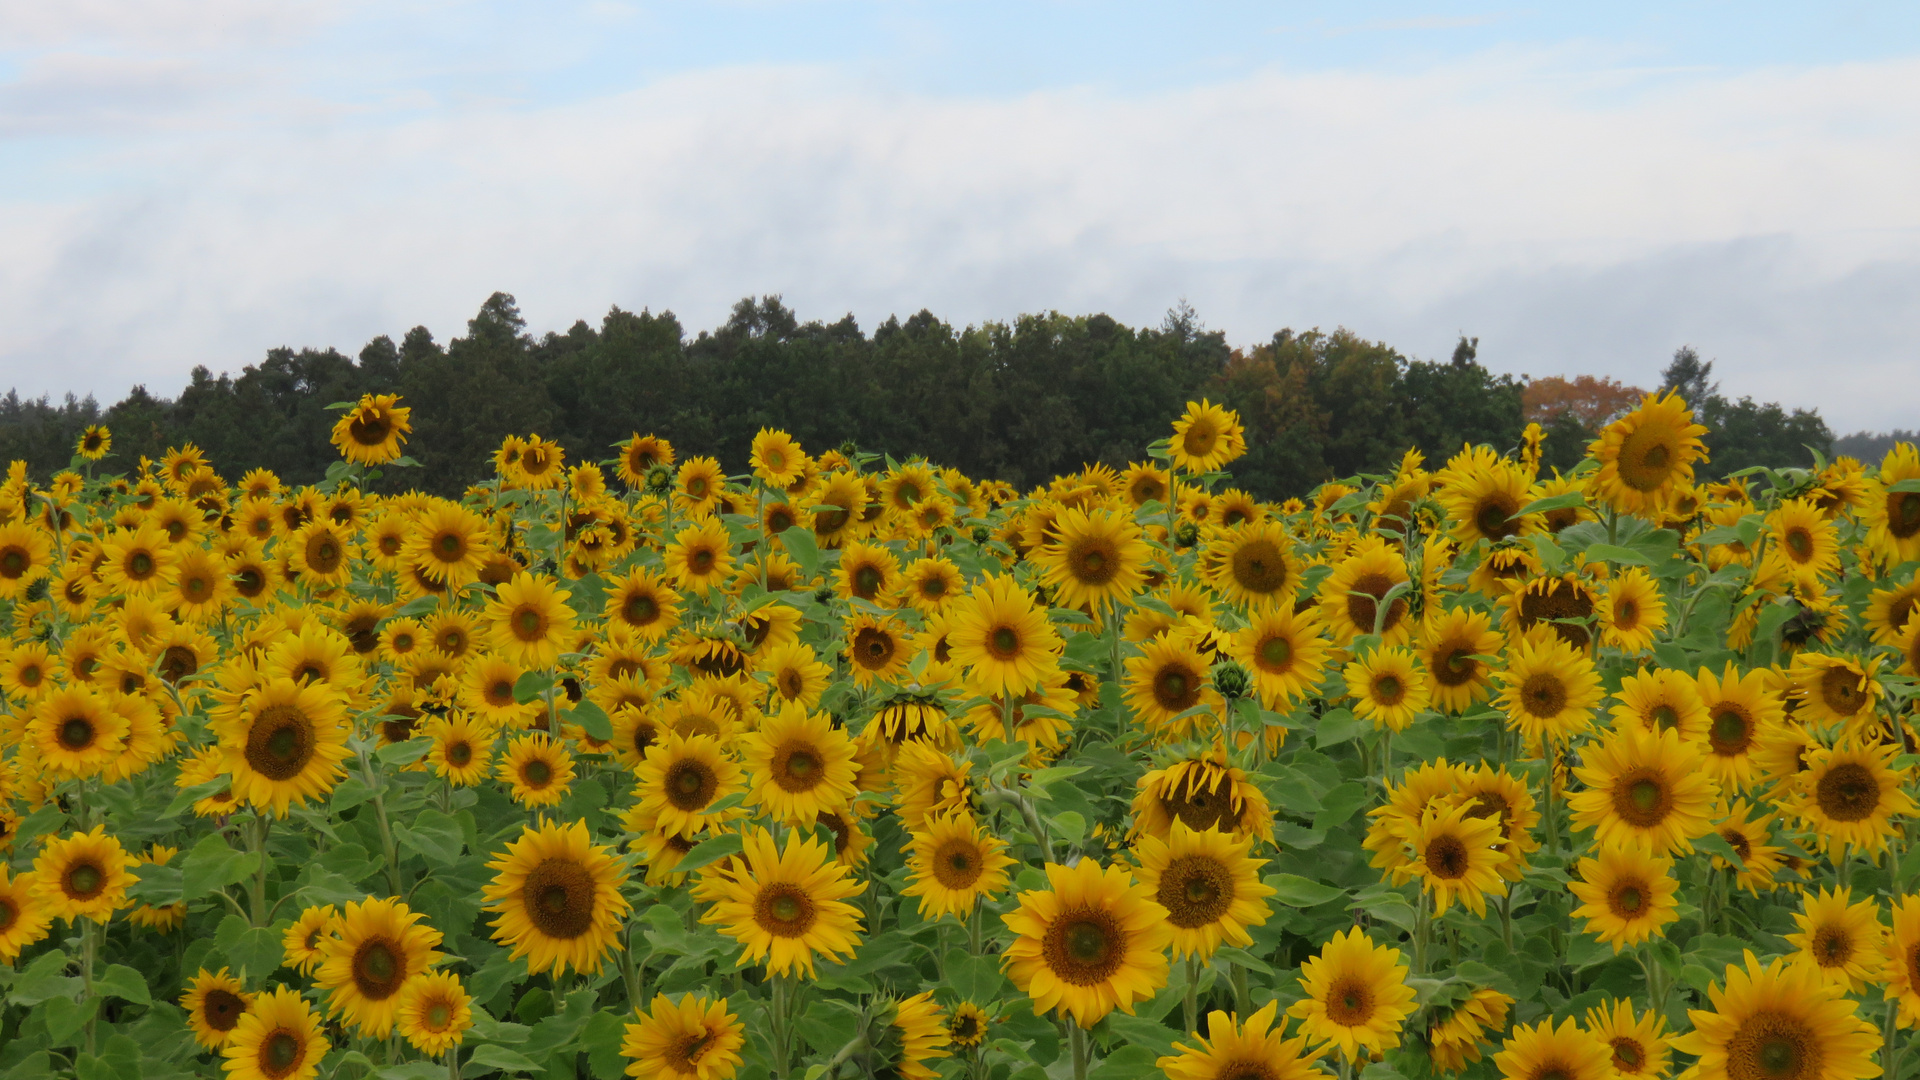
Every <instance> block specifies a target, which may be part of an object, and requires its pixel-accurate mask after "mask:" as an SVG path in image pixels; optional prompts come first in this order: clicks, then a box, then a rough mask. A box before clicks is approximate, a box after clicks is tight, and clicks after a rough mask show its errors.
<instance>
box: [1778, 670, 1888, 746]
mask: <svg viewBox="0 0 1920 1080" xmlns="http://www.w3.org/2000/svg"><path fill="white" fill-rule="evenodd" d="M1879 668H1880V658H1879V657H1877V656H1875V657H1870V658H1868V659H1866V660H1859V659H1855V658H1854V657H1850V656H1827V655H1824V654H1821V653H1813V652H1802V653H1800V654H1799V655H1798V656H1795V657H1794V658H1793V667H1792V669H1791V670H1790V671H1788V673H1787V678H1788V680H1789V683H1790V689H1789V690H1788V693H1789V694H1790V695H1792V697H1793V698H1794V699H1795V700H1796V701H1798V702H1799V704H1800V707H1799V710H1798V711H1797V712H1796V713H1795V714H1794V716H1795V718H1796V719H1800V720H1803V721H1811V722H1813V723H1816V724H1846V725H1847V726H1848V728H1849V730H1853V731H1858V730H1860V729H1861V728H1863V727H1866V726H1868V725H1870V724H1871V723H1872V722H1873V713H1874V705H1875V703H1876V702H1877V701H1878V700H1879V699H1880V698H1881V697H1882V696H1883V695H1885V693H1886V688H1885V687H1883V686H1881V685H1880V680H1879V679H1877V678H1875V676H1876V675H1877V674H1878V673H1879Z"/></svg>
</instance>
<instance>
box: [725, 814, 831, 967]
mask: <svg viewBox="0 0 1920 1080" xmlns="http://www.w3.org/2000/svg"><path fill="white" fill-rule="evenodd" d="M830 850H831V849H829V848H828V847H827V845H826V844H825V843H823V842H821V841H819V840H813V839H809V838H805V837H803V836H802V835H801V834H800V833H799V832H798V831H795V832H790V833H788V834H787V841H786V846H785V848H784V849H782V848H776V847H775V846H774V842H773V835H772V834H771V833H769V832H767V830H765V829H755V830H753V831H752V832H750V833H748V834H747V835H746V838H745V842H744V846H743V848H742V850H741V854H740V856H739V857H738V858H737V859H736V860H735V861H734V864H733V874H732V876H730V877H728V878H723V879H721V880H719V881H718V882H717V888H718V895H719V899H718V900H717V901H716V902H715V903H714V904H713V906H712V907H710V908H708V909H707V912H706V914H704V915H702V916H701V917H700V920H701V921H702V922H706V923H712V924H715V925H717V926H718V927H719V929H720V932H721V933H723V934H725V935H727V936H728V937H730V938H733V939H734V940H735V941H738V942H740V944H741V945H742V947H743V950H744V951H743V952H742V954H741V961H742V963H744V962H745V961H747V960H753V961H756V962H759V961H765V963H766V965H767V971H768V972H769V973H770V974H773V975H786V974H790V973H792V972H794V971H796V970H803V971H805V973H806V975H807V976H808V977H809V978H811V977H812V976H813V970H814V968H813V962H814V954H815V953H821V954H824V955H826V956H827V957H828V958H829V959H838V958H839V957H840V956H841V955H843V954H844V955H851V954H852V953H853V952H854V950H855V949H857V948H859V945H860V914H859V909H857V908H855V907H854V906H853V905H852V904H849V903H846V902H845V901H846V898H847V897H850V896H856V895H858V894H859V893H860V892H861V891H863V890H864V888H865V885H864V884H863V883H861V882H860V881H858V880H857V879H855V878H853V877H852V875H850V874H848V873H847V868H846V867H845V866H844V865H842V864H841V863H840V862H838V861H834V860H829V859H828V855H829V854H830Z"/></svg>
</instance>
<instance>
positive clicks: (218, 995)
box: [200, 987, 247, 1031]
mask: <svg viewBox="0 0 1920 1080" xmlns="http://www.w3.org/2000/svg"><path fill="white" fill-rule="evenodd" d="M200 1011H201V1013H202V1014H203V1015H202V1017H201V1019H203V1020H204V1021H206V1025H207V1026H208V1027H210V1028H212V1029H213V1030H215V1031H232V1030H233V1029H234V1026H235V1025H236V1024H238V1023H240V1016H241V1014H242V1013H244V1012H246V1011H247V1003H246V1002H244V1001H242V1000H240V995H238V994H236V993H234V992H233V991H231V990H223V989H220V988H219V987H215V988H214V989H212V990H209V991H207V995H206V996H205V997H203V998H201V999H200Z"/></svg>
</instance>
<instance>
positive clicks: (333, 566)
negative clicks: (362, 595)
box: [285, 518, 354, 588]
mask: <svg viewBox="0 0 1920 1080" xmlns="http://www.w3.org/2000/svg"><path fill="white" fill-rule="evenodd" d="M285 543H286V544H287V545H288V551H290V552H291V555H290V556H289V559H288V561H289V562H290V563H291V564H292V566H293V569H294V570H295V571H297V572H298V574H299V580H300V581H301V582H302V583H303V584H305V585H307V586H308V587H310V588H319V587H320V586H323V585H345V584H346V583H347V582H348V581H350V580H352V578H353V563H354V560H353V540H352V534H351V533H350V532H349V531H348V530H346V529H343V528H341V527H340V526H339V525H336V524H334V523H333V522H332V521H331V520H329V519H327V518H316V519H315V520H313V521H310V522H308V523H307V524H305V525H303V526H301V527H300V531H299V532H296V533H294V534H293V535H292V536H289V537H288V538H287V539H286V541H285Z"/></svg>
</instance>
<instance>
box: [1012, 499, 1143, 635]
mask: <svg viewBox="0 0 1920 1080" xmlns="http://www.w3.org/2000/svg"><path fill="white" fill-rule="evenodd" d="M1147 555H1148V550H1147V545H1146V541H1144V540H1143V539H1141V533H1140V526H1138V525H1136V524H1134V522H1133V518H1132V516H1131V515H1126V514H1121V513H1119V512H1118V511H1114V510H1106V509H1094V510H1090V511H1088V510H1079V509H1074V508H1068V509H1065V510H1062V511H1061V512H1060V515H1059V517H1057V518H1055V519H1054V532H1053V534H1052V536H1051V537H1050V538H1049V539H1048V541H1047V542H1046V543H1044V544H1042V545H1040V547H1039V549H1038V550H1037V551H1035V552H1034V553H1033V555H1032V561H1033V563H1034V565H1036V566H1038V567H1039V568H1040V579H1041V581H1043V582H1044V583H1045V584H1046V585H1047V587H1048V588H1049V589H1050V590H1052V594H1051V595H1053V596H1054V597H1055V601H1054V602H1055V603H1057V604H1059V605H1061V606H1062V607H1072V608H1086V609H1089V610H1092V611H1093V612H1094V613H1095V614H1096V616H1097V615H1098V614H1099V613H1100V612H1101V611H1103V610H1106V609H1115V610H1117V609H1118V608H1119V607H1120V606H1121V605H1123V604H1125V603H1126V602H1127V601H1129V600H1131V599H1132V597H1133V595H1134V594H1135V593H1137V592H1139V591H1140V590H1141V588H1143V587H1144V585H1145V583H1146V576H1145V575H1144V574H1143V573H1142V570H1143V569H1144V568H1145V567H1146V565H1147Z"/></svg>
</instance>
